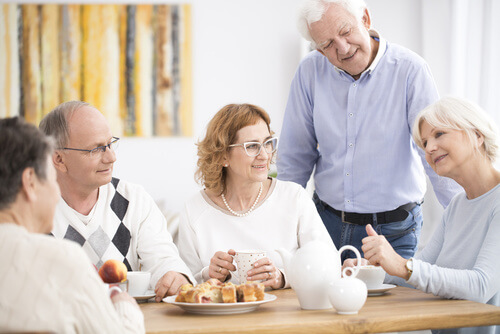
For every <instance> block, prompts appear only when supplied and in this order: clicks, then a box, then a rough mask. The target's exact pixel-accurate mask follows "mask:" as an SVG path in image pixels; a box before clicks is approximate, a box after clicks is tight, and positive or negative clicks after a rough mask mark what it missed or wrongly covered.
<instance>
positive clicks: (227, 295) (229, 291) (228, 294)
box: [222, 282, 238, 303]
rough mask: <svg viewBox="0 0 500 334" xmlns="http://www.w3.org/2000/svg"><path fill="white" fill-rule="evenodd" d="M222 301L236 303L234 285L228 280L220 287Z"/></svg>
mask: <svg viewBox="0 0 500 334" xmlns="http://www.w3.org/2000/svg"><path fill="white" fill-rule="evenodd" d="M222 301H223V302H224V303H236V302H237V301H238V300H237V299H236V286H235V285H234V284H233V283H231V282H229V283H226V284H224V286H223V287H222Z"/></svg>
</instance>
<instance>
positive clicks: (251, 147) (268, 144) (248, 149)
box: [229, 137, 278, 157]
mask: <svg viewBox="0 0 500 334" xmlns="http://www.w3.org/2000/svg"><path fill="white" fill-rule="evenodd" d="M235 146H243V148H244V149H245V153H246V154H247V155H248V156H249V157H256V156H258V155H259V154H260V151H261V150H262V147H264V149H265V150H266V152H267V153H269V154H270V153H273V152H274V151H276V148H277V146H278V137H273V138H271V139H268V140H266V141H265V142H264V143H262V144H261V143H258V142H254V141H249V142H246V143H243V144H232V145H229V147H235Z"/></svg>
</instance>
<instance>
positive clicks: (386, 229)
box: [313, 193, 423, 263]
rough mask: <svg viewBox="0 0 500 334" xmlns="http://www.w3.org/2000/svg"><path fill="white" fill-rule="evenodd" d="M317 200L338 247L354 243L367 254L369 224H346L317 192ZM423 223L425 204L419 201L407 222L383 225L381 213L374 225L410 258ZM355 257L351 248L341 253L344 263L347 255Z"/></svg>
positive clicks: (361, 252)
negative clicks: (364, 241) (329, 208)
mask: <svg viewBox="0 0 500 334" xmlns="http://www.w3.org/2000/svg"><path fill="white" fill-rule="evenodd" d="M313 200H314V203H315V204H316V209H317V210H318V213H319V215H320V216H321V219H322V220H323V224H325V227H326V229H327V230H328V233H330V237H331V238H332V240H333V243H334V244H335V246H336V247H337V249H340V247H342V246H344V245H352V246H354V247H356V248H357V249H358V250H359V253H360V255H361V257H363V256H364V254H363V251H362V250H361V246H362V245H363V242H362V241H361V240H362V239H363V238H365V237H366V236H367V233H366V226H364V225H356V224H352V223H343V222H342V220H341V219H340V217H339V216H337V215H336V214H334V213H333V212H331V211H330V210H328V209H327V208H326V207H325V205H324V204H323V202H322V201H321V200H320V199H319V197H318V195H317V194H316V193H314V196H313ZM422 223H423V214H422V205H421V204H417V205H416V206H415V207H414V208H413V209H412V210H411V212H410V213H409V214H408V217H407V218H406V219H405V220H403V221H399V222H393V223H386V224H380V225H379V224H377V215H374V220H373V223H372V226H373V228H374V229H375V231H377V233H378V234H380V235H384V236H385V237H386V239H387V241H389V243H390V244H391V245H392V247H393V248H394V250H395V251H396V253H398V254H399V255H401V256H402V257H404V258H405V259H409V258H410V257H412V256H413V255H414V254H415V251H416V250H417V243H418V238H419V237H420V231H421V229H422ZM355 257H356V255H355V254H354V252H352V251H350V250H346V251H344V252H343V253H342V254H341V260H342V263H343V262H344V260H345V259H347V258H355Z"/></svg>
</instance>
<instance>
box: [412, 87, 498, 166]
mask: <svg viewBox="0 0 500 334" xmlns="http://www.w3.org/2000/svg"><path fill="white" fill-rule="evenodd" d="M424 121H426V122H427V123H429V125H430V126H433V127H440V128H445V129H453V130H459V131H465V133H466V135H467V136H468V138H469V140H470V144H471V145H473V143H474V142H475V140H476V138H477V135H478V134H482V135H483V137H484V143H483V147H484V154H485V155H486V157H487V158H488V159H489V160H490V161H491V162H494V161H495V159H496V157H497V151H498V143H497V137H498V129H497V127H496V125H495V123H494V122H493V120H492V119H491V118H490V117H489V116H488V115H487V114H486V112H485V111H484V110H483V109H482V108H481V107H480V106H478V105H477V104H475V103H473V102H471V101H468V100H465V99H462V98H458V97H452V96H448V97H443V98H442V99H440V100H439V101H437V102H436V103H434V104H432V105H430V106H428V107H427V108H425V109H424V110H422V111H421V112H420V113H419V114H418V115H417V118H416V119H415V123H414V126H413V131H412V132H413V133H412V134H413V139H414V140H415V143H416V144H417V145H418V146H419V147H421V148H422V149H423V148H424V147H423V143H422V137H421V136H420V131H421V129H420V128H421V126H422V123H423V122H424Z"/></svg>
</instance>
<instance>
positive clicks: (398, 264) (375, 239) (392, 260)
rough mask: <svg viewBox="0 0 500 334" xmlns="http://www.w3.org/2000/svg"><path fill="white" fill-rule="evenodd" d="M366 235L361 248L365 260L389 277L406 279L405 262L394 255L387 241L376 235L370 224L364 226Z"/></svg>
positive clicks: (397, 255) (396, 254)
mask: <svg viewBox="0 0 500 334" xmlns="http://www.w3.org/2000/svg"><path fill="white" fill-rule="evenodd" d="M366 233H368V236H367V237H366V238H363V240H362V241H363V246H362V247H361V249H362V250H363V253H364V254H365V258H366V259H367V260H368V261H370V263H371V264H373V265H375V266H377V265H380V266H381V267H382V268H384V270H385V272H386V273H388V274H389V275H392V276H398V277H401V278H404V279H408V276H409V275H408V270H406V261H407V260H406V259H405V258H403V257H401V256H400V255H399V254H398V253H396V251H395V250H394V248H392V246H391V244H390V243H389V241H387V239H386V238H385V237H384V236H383V235H378V234H377V232H376V231H375V230H374V229H373V227H372V226H371V225H370V224H368V225H366Z"/></svg>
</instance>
